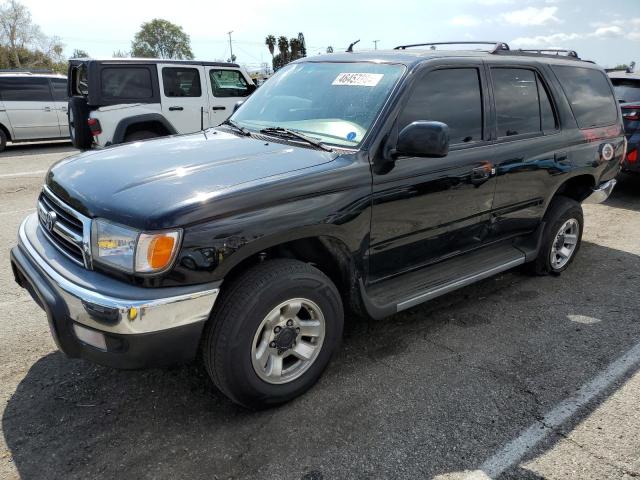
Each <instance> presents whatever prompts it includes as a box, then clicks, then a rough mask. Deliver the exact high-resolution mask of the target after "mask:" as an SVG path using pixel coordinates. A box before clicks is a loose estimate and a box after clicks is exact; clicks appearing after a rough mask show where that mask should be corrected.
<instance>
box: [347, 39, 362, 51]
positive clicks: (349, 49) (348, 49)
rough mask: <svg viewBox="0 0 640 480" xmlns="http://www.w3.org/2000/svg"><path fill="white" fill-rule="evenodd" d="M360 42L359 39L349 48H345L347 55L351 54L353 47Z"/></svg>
mask: <svg viewBox="0 0 640 480" xmlns="http://www.w3.org/2000/svg"><path fill="white" fill-rule="evenodd" d="M359 41H360V39H358V40H356V41H355V42H353V43H352V44H351V45H349V48H347V52H348V53H353V46H354V45H355V44H356V43H358V42H359Z"/></svg>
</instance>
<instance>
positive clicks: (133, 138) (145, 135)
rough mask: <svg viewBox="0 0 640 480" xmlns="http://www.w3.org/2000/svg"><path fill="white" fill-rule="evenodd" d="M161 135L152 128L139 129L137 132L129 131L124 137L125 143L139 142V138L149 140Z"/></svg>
mask: <svg viewBox="0 0 640 480" xmlns="http://www.w3.org/2000/svg"><path fill="white" fill-rule="evenodd" d="M159 136H160V135H159V134H158V133H157V132H152V131H151V130H138V131H137V132H131V133H128V134H127V135H126V136H125V137H124V143H127V142H137V141H139V140H148V139H150V138H157V137H159Z"/></svg>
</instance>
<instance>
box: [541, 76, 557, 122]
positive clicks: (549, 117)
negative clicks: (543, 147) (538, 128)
mask: <svg viewBox="0 0 640 480" xmlns="http://www.w3.org/2000/svg"><path fill="white" fill-rule="evenodd" d="M538 95H539V96H540V116H541V117H542V131H543V132H548V131H550V130H556V129H557V128H558V121H557V119H556V116H555V113H554V111H553V107H552V106H551V100H550V96H549V92H548V91H547V89H546V87H545V86H544V84H543V83H542V82H541V81H540V77H538Z"/></svg>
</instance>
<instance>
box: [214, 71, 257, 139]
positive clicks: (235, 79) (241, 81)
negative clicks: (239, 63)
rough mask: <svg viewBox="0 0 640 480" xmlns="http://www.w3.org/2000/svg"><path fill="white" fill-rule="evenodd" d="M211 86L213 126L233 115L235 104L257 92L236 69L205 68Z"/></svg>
mask: <svg viewBox="0 0 640 480" xmlns="http://www.w3.org/2000/svg"><path fill="white" fill-rule="evenodd" d="M205 68H206V71H207V82H208V84H209V104H210V106H209V111H210V113H211V125H212V126H215V125H220V124H221V123H222V122H224V121H225V120H226V119H227V118H229V117H230V116H231V114H232V113H233V107H234V106H235V104H236V103H237V102H238V101H240V100H244V99H245V98H246V97H248V96H249V95H251V93H252V92H253V91H254V90H255V87H252V86H251V84H250V83H249V80H247V78H245V76H244V75H243V74H242V72H241V71H240V70H238V69H234V68H225V67H210V66H209V67H205Z"/></svg>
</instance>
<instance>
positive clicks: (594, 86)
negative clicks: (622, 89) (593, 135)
mask: <svg viewBox="0 0 640 480" xmlns="http://www.w3.org/2000/svg"><path fill="white" fill-rule="evenodd" d="M552 68H553V71H554V72H555V74H556V76H557V77H558V80H560V84H561V85H562V88H563V89H564V92H565V94H566V95H567V98H568V99H569V103H570V104H571V110H572V111H573V115H574V116H575V117H576V121H577V122H578V126H579V127H580V128H591V127H601V126H604V125H611V124H613V123H615V122H616V120H617V118H618V106H617V104H616V101H615V98H614V97H613V93H612V92H611V87H610V86H609V82H608V81H607V77H605V75H604V73H602V72H601V71H599V70H594V69H592V68H581V67H564V66H554V67H552Z"/></svg>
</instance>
